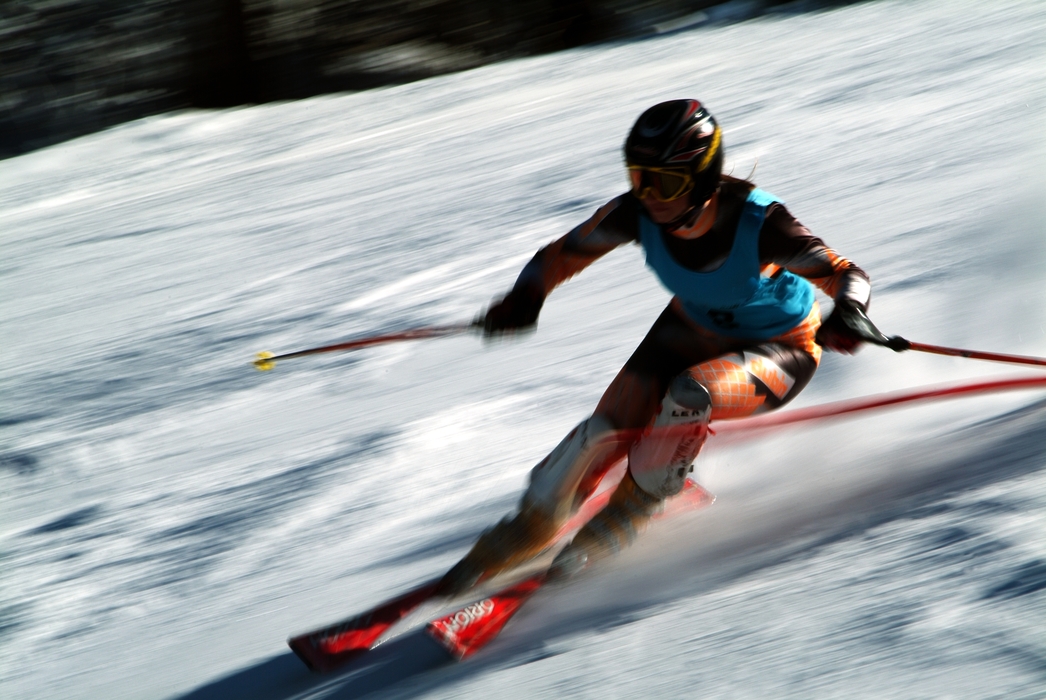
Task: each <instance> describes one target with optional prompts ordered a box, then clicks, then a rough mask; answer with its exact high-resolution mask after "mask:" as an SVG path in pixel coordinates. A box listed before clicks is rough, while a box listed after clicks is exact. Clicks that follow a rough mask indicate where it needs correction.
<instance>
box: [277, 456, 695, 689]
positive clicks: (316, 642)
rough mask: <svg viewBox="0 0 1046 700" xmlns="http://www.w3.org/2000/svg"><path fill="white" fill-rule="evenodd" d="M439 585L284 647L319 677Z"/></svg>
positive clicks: (603, 500) (602, 497)
mask: <svg viewBox="0 0 1046 700" xmlns="http://www.w3.org/2000/svg"><path fill="white" fill-rule="evenodd" d="M622 466H623V462H622V463H619V464H618V465H617V468H615V469H611V470H609V471H608V474H607V477H605V478H604V482H603V483H610V482H613V481H615V476H616V477H620V476H621V473H622V472H623V470H622V469H621V467H622ZM611 491H613V488H604V489H603V490H601V491H599V492H597V493H596V494H594V495H593V496H592V497H591V498H589V499H588V500H587V501H585V502H584V503H583V504H582V506H581V508H579V509H578V512H577V513H575V514H574V516H573V517H572V518H570V520H568V521H567V523H566V524H565V525H563V527H562V528H560V530H559V532H558V533H556V536H555V538H554V539H553V542H552V544H555V543H556V542H558V541H559V540H561V539H562V538H563V537H566V536H567V535H569V534H570V533H571V532H573V531H575V530H579V529H580V528H581V527H582V526H583V525H584V524H585V523H587V522H588V521H589V520H590V519H591V518H592V516H594V515H595V514H596V513H598V512H599V511H600V510H602V509H603V507H604V506H605V505H606V504H607V501H608V500H609V499H610V493H611ZM681 496H682V494H681ZM438 582H439V579H438V578H435V579H432V580H430V581H426V582H425V583H423V584H421V585H419V586H417V587H415V588H412V589H411V590H409V591H407V592H406V593H403V594H401V595H399V596H397V597H395V598H393V599H392V600H389V601H386V602H384V603H382V604H381V605H378V606H376V607H374V608H371V609H370V610H367V611H366V612H363V613H360V614H359V615H356V616H354V617H350V618H349V619H347V620H342V621H341V622H338V623H335V624H333V625H330V626H329V627H324V628H323V629H319V630H314V631H312V632H306V633H305V634H301V635H298V636H296V637H292V638H291V639H289V640H287V644H289V645H290V648H291V649H292V650H293V651H294V653H295V654H297V655H298V657H299V658H300V659H301V660H302V661H304V662H305V665H306V666H308V667H309V668H310V669H311V670H313V671H317V672H321V673H325V672H327V671H333V670H334V669H336V668H338V667H340V666H343V665H344V664H346V663H348V662H349V661H351V660H352V659H354V658H356V657H358V656H360V655H361V654H364V653H365V652H367V651H368V650H369V649H370V648H371V647H372V646H374V644H375V643H376V642H377V641H378V640H379V639H381V637H382V635H384V634H385V633H386V632H388V631H389V629H391V628H392V627H393V626H394V625H396V624H397V623H398V622H400V621H401V620H403V619H404V618H405V617H407V616H408V615H410V614H411V613H412V612H414V611H415V610H417V609H418V608H419V607H421V606H422V605H423V604H424V603H426V602H428V601H429V600H431V599H432V598H433V593H434V591H435V589H436V584H437V583H438Z"/></svg>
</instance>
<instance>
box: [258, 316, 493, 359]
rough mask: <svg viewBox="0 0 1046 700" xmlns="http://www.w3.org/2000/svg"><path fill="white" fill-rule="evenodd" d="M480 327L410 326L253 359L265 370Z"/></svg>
mask: <svg viewBox="0 0 1046 700" xmlns="http://www.w3.org/2000/svg"><path fill="white" fill-rule="evenodd" d="M482 327H483V324H482V322H481V321H472V322H471V323H455V324H452V325H449V326H423V327H421V328H410V329H407V330H405V331H396V332H394V333H382V334H379V335H372V336H369V337H367V338H360V339H359V340H350V341H347V342H344V343H335V344H334V345H323V346H321V347H318V348H309V349H308V350H298V351H297V352H288V353H285V354H283V355H273V354H272V353H271V352H259V353H258V359H257V360H255V361H254V366H255V367H256V368H257V369H259V370H263V371H265V370H270V369H272V368H273V367H274V366H275V365H276V361H277V360H289V359H290V358H292V357H304V356H305V355H318V354H320V353H323V352H338V351H340V350H359V349H360V348H369V347H371V346H372V345H384V344H385V343H398V342H400V341H402V340H421V339H423V338H442V337H443V336H447V335H458V334H460V333H467V332H468V331H470V330H473V329H475V328H482Z"/></svg>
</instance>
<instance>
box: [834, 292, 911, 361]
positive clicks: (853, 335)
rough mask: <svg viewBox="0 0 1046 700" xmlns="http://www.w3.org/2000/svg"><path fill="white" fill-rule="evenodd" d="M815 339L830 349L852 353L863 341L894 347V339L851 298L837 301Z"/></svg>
mask: <svg viewBox="0 0 1046 700" xmlns="http://www.w3.org/2000/svg"><path fill="white" fill-rule="evenodd" d="M815 339H816V340H817V344H818V345H821V346H822V347H824V348H826V349H828V350H834V351H835V352H845V353H847V354H850V355H852V354H853V353H855V352H857V350H858V349H859V348H860V346H861V343H875V344H876V345H885V346H887V347H893V345H892V340H891V339H890V338H887V337H886V336H885V335H883V334H882V332H881V331H880V330H879V329H878V328H876V327H875V324H874V323H872V321H871V319H869V318H868V315H867V314H866V313H865V311H864V309H862V308H861V307H860V306H859V305H858V304H856V303H854V302H852V301H850V300H849V299H840V300H838V301H836V302H835V308H834V309H832V313H831V314H829V316H828V318H827V319H826V320H825V322H824V323H822V324H821V327H820V328H819V329H818V330H817V336H816V338H815ZM894 349H897V348H894Z"/></svg>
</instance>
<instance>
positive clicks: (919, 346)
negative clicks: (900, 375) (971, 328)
mask: <svg viewBox="0 0 1046 700" xmlns="http://www.w3.org/2000/svg"><path fill="white" fill-rule="evenodd" d="M880 345H885V346H886V347H888V348H890V349H891V350H894V351H896V352H904V351H905V350H915V351H916V352H928V353H932V354H934V355H950V356H952V357H968V358H970V359H971V360H988V361H990V362H1008V363H1010V364H1015V365H1036V366H1038V367H1046V357H1029V356H1027V355H1004V354H1002V353H997V352H980V351H978V350H964V349H962V348H946V347H943V346H941V345H927V344H926V343H913V342H912V341H910V340H905V339H904V338H902V337H901V336H899V335H895V336H893V337H892V338H887V339H886V342H882V343H880Z"/></svg>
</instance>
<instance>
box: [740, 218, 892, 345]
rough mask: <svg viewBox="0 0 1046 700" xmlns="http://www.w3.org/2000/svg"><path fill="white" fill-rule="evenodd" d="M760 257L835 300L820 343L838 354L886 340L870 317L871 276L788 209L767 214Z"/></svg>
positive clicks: (820, 336)
mask: <svg viewBox="0 0 1046 700" xmlns="http://www.w3.org/2000/svg"><path fill="white" fill-rule="evenodd" d="M759 256H760V259H761V260H762V261H764V262H765V263H767V264H772V265H776V266H778V267H782V268H784V269H786V270H788V271H789V272H792V273H795V274H797V275H799V276H800V277H805V278H806V279H808V280H810V281H811V282H812V283H813V284H814V285H816V286H817V287H818V288H819V289H820V290H821V291H823V292H824V293H825V294H827V295H828V296H830V297H832V299H833V300H834V302H835V305H834V307H833V309H832V313H831V314H830V315H829V316H828V318H827V319H826V320H825V321H824V322H823V323H822V324H821V328H820V329H819V330H818V332H817V342H818V343H819V344H821V345H822V346H824V347H826V348H828V349H829V350H835V351H836V352H845V353H853V352H856V350H857V349H858V348H859V347H860V345H861V344H862V343H865V342H873V343H882V342H884V341H886V336H884V335H883V334H882V333H881V332H880V331H879V329H878V328H876V327H875V324H873V323H872V322H871V320H870V319H869V318H868V305H869V303H870V301H871V295H872V285H871V281H870V280H869V278H868V275H867V274H866V273H865V272H864V270H862V269H861V268H860V267H858V266H857V265H856V264H855V263H853V262H851V261H850V260H847V259H846V258H844V257H843V256H841V255H839V253H837V252H836V251H834V250H832V249H831V248H829V247H828V246H827V245H825V242H824V241H822V240H821V239H820V238H818V237H817V236H815V235H814V234H812V233H811V232H810V229H808V228H806V227H805V226H803V225H802V224H801V223H799V222H798V221H797V220H796V219H795V217H794V216H792V215H791V214H790V213H789V211H788V210H787V209H786V208H785V207H784V205H781V204H774V205H771V207H770V209H769V210H768V211H767V215H766V219H765V220H764V222H763V227H762V230H761V231H760V235H759Z"/></svg>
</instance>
